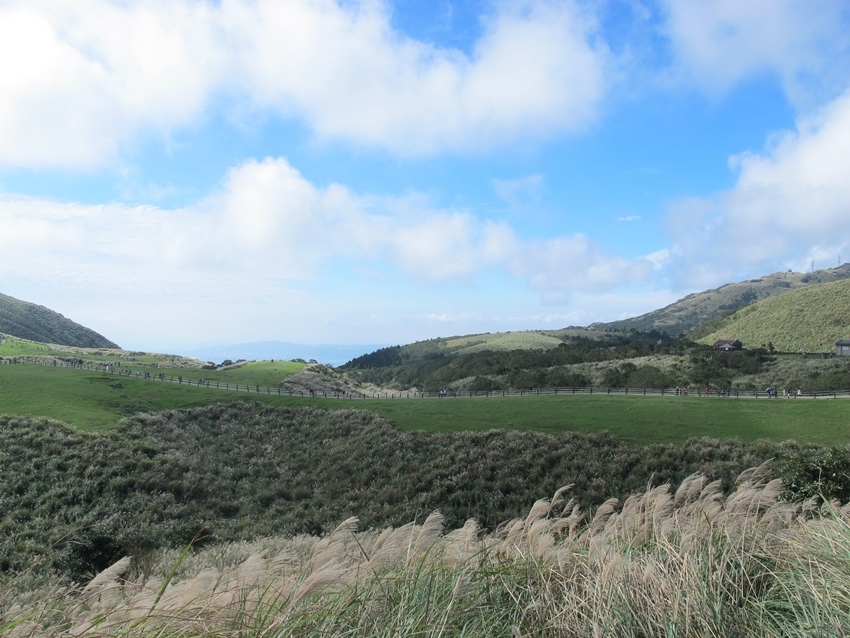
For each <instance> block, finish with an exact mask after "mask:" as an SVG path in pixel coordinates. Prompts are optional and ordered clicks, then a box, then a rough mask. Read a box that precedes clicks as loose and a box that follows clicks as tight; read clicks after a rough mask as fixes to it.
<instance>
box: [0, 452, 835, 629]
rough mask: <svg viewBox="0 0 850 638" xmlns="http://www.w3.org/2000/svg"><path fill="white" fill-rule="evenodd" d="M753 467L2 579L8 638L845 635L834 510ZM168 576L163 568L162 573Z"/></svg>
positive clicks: (352, 522) (1, 624)
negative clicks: (793, 494) (579, 499)
mask: <svg viewBox="0 0 850 638" xmlns="http://www.w3.org/2000/svg"><path fill="white" fill-rule="evenodd" d="M769 476H770V474H769V472H768V470H767V468H766V467H765V466H762V467H758V468H753V469H751V470H748V471H746V472H744V473H742V474H741V476H740V477H739V479H738V482H737V485H736V487H735V489H734V491H732V492H731V493H730V494H728V495H725V494H724V493H723V492H722V490H721V487H720V484H719V483H718V482H716V481H709V480H708V479H706V477H704V476H702V475H700V474H693V475H691V476H688V477H687V478H686V479H685V480H684V481H683V482H682V483H681V484H680V485H679V486H678V488H676V489H675V490H674V489H673V488H672V487H671V486H669V485H661V486H650V487H648V488H647V489H646V490H645V491H644V492H643V493H640V494H635V495H632V496H630V497H629V498H627V499H626V500H625V501H624V502H623V503H622V506H620V505H619V503H618V502H617V501H616V500H614V499H611V500H608V501H606V502H604V503H602V504H601V505H600V506H599V507H597V508H596V509H595V511H593V512H591V513H590V514H589V515H585V513H583V512H582V511H581V509H580V508H578V506H577V505H576V504H575V502H574V501H572V500H566V501H565V494H567V493H568V491H567V490H566V489H564V490H559V491H558V492H557V493H556V494H555V495H554V496H553V498H552V499H551V500H545V499H544V500H539V501H537V502H536V503H534V504H533V505H532V507H531V509H530V510H529V512H528V514H527V515H526V516H525V517H522V518H517V519H515V520H512V521H508V522H506V523H505V524H503V525H501V526H500V527H499V528H497V529H496V530H494V531H492V532H489V533H484V532H482V530H480V529H479V527H478V526H477V524H476V523H475V521H468V522H467V523H466V524H465V525H463V526H462V527H460V528H457V529H454V530H450V531H445V530H444V521H443V517H442V515H440V514H439V513H438V512H435V513H433V514H432V515H431V516H429V517H428V518H427V519H426V520H424V521H422V522H421V523H420V522H414V523H409V524H407V525H403V526H401V527H396V528H387V529H385V530H382V531H360V530H359V529H358V521H357V519H356V518H349V519H347V520H346V521H344V522H343V523H342V524H340V525H339V526H338V527H337V528H336V529H335V530H334V531H333V532H332V533H331V534H328V535H326V536H324V537H319V538H317V537H309V536H298V537H292V538H288V539H286V538H265V539H261V540H258V541H255V542H252V543H236V544H229V545H220V546H209V547H203V548H198V549H195V550H193V551H192V552H191V553H190V554H188V555H185V556H181V555H180V554H177V553H175V552H173V551H172V552H163V553H161V554H160V556H159V558H158V560H157V561H155V562H154V563H153V564H149V565H147V566H146V567H145V569H143V570H134V569H133V568H132V566H131V565H130V561H129V559H122V560H121V561H119V562H118V563H116V564H114V565H112V566H111V567H109V568H108V569H106V570H105V571H103V572H101V573H100V574H98V575H97V576H95V577H94V578H93V579H92V580H90V581H89V582H88V583H87V584H85V585H82V586H74V587H70V588H58V587H56V586H52V585H51V584H50V583H49V582H43V581H41V582H39V581H33V580H27V579H25V578H18V579H9V580H7V581H5V582H4V583H2V589H0V596H2V603H0V604H2V612H1V613H2V616H1V617H0V629H2V631H3V633H4V635H10V636H35V635H38V636H60V635H62V636H65V635H71V636H77V635H78V636H82V635H101V636H163V637H183V636H236V635H238V636H258V637H260V636H261V637H271V636H274V637H286V636H293V637H294V636H299V637H301V636H417V637H418V636H425V637H433V638H438V637H444V636H522V637H525V636H564V637H596V636H630V637H635V638H637V637H641V636H676V637H688V638H689V637H694V638H696V637H699V638H703V637H705V636H717V637H726V636H736V637H742V638H744V637H750V636H752V637H755V636H776V637H778V636H801V637H802V636H842V635H850V561H848V560H847V558H848V556H850V519H848V517H849V516H850V508H848V507H841V506H840V505H839V504H837V503H832V502H825V503H818V502H816V501H814V500H809V501H806V502H797V503H794V502H787V501H784V500H782V499H781V498H780V495H781V491H782V486H781V484H779V483H778V482H777V481H775V480H769ZM177 565H179V567H176V566H177Z"/></svg>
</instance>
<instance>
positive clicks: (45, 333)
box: [0, 293, 119, 348]
mask: <svg viewBox="0 0 850 638" xmlns="http://www.w3.org/2000/svg"><path fill="white" fill-rule="evenodd" d="M0 333H2V334H6V335H11V336H14V337H20V338H21V339H29V340H30V341H38V342H41V343H55V344H59V345H62V346H75V347H78V348H118V347H119V346H118V345H116V344H114V343H113V342H112V341H110V340H109V339H107V338H106V337H104V336H103V335H101V334H98V333H97V332H95V331H94V330H91V329H90V328H86V327H85V326H81V325H80V324H78V323H76V322H74V321H71V320H70V319H66V318H65V317H64V316H62V315H60V314H59V313H58V312H55V311H53V310H50V309H49V308H45V307H44V306H39V305H38V304H34V303H30V302H29V301H21V300H20V299H15V298H14V297H10V296H8V295H4V294H2V293H0Z"/></svg>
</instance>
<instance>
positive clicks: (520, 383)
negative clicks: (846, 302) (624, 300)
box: [342, 332, 850, 391]
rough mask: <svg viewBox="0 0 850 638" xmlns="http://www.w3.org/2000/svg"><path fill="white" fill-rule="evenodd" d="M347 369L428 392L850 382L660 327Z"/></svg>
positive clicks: (359, 362) (398, 351)
mask: <svg viewBox="0 0 850 638" xmlns="http://www.w3.org/2000/svg"><path fill="white" fill-rule="evenodd" d="M342 369H343V370H344V371H345V372H346V373H347V374H348V375H349V376H350V377H352V378H354V379H356V380H357V381H359V382H362V383H372V384H376V385H381V386H384V387H389V388H395V389H408V388H417V389H420V390H425V391H434V390H437V389H439V388H450V389H453V390H458V391H469V390H482V391H483V390H505V389H510V388H523V387H530V386H531V387H577V386H591V385H594V386H600V385H601V386H607V387H620V388H621V387H630V388H671V387H673V386H676V385H679V386H697V387H705V386H708V387H710V388H712V389H721V388H735V389H738V390H763V389H764V388H765V387H766V386H767V385H772V386H775V387H787V388H805V389H806V390H808V391H821V390H841V389H850V365H848V362H847V361H841V360H832V359H821V358H820V357H817V358H809V359H806V358H804V357H802V356H793V355H792V356H788V355H777V354H774V353H771V352H769V351H768V350H767V349H764V348H748V349H745V350H741V351H736V352H720V351H717V350H715V349H714V348H712V347H711V346H707V345H702V344H698V343H695V342H692V341H688V340H679V341H675V342H674V341H671V340H669V339H667V338H664V337H659V335H658V333H648V334H643V333H637V332H631V333H627V334H623V335H609V336H608V337H607V338H605V339H593V338H587V337H575V336H573V337H568V338H566V340H565V341H564V342H563V343H562V344H561V345H559V346H558V347H556V348H550V349H546V350H541V349H537V350H529V349H518V350H508V351H479V352H471V353H464V354H452V353H447V352H439V351H427V352H425V353H424V354H417V353H416V351H415V350H409V349H408V348H406V347H399V346H395V347H391V348H383V349H381V350H378V351H376V352H373V353H371V354H367V355H363V356H362V357H358V358H356V359H353V360H352V361H350V362H349V363H347V364H346V365H345V366H342Z"/></svg>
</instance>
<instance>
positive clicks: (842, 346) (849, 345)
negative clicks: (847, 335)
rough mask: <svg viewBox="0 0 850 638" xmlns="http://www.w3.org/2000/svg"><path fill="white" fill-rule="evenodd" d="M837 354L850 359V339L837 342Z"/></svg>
mask: <svg viewBox="0 0 850 638" xmlns="http://www.w3.org/2000/svg"><path fill="white" fill-rule="evenodd" d="M835 354H836V355H837V356H839V357H850V339H839V340H838V341H836V342H835Z"/></svg>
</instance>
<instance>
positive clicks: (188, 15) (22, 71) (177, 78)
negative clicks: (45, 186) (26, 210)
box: [0, 0, 220, 169]
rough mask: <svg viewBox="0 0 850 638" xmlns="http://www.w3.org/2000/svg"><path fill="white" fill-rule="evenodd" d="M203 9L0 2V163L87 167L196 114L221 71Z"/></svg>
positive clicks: (86, 1)
mask: <svg viewBox="0 0 850 638" xmlns="http://www.w3.org/2000/svg"><path fill="white" fill-rule="evenodd" d="M215 40H216V38H215V33H214V31H213V30H212V28H211V23H210V15H209V10H208V7H207V5H205V4H203V3H178V2H162V3H145V4H141V3H127V4H123V5H116V4H114V3H110V2H104V1H102V0H80V1H79V2H74V3H55V2H53V3H51V2H37V1H33V2H28V3H25V4H24V3H9V2H6V3H3V4H2V5H0V140H2V143H0V165H7V166H18V167H27V168H42V167H70V168H75V169H77V168H88V167H92V166H96V165H100V164H103V163H105V162H107V161H110V160H112V159H114V158H115V156H116V154H117V153H118V151H119V150H120V148H121V146H122V145H123V144H125V143H127V142H128V141H130V140H132V139H133V137H134V136H135V135H136V134H138V133H139V132H142V131H151V130H153V131H156V132H159V133H161V134H167V133H168V132H169V131H170V130H172V129H173V128H175V127H177V126H181V125H187V124H189V123H190V122H192V121H193V120H195V119H196V118H197V117H198V115H199V114H200V112H201V110H202V108H203V106H204V103H205V101H206V99H207V96H208V93H209V91H210V90H211V89H212V87H213V86H214V85H215V83H216V81H217V80H216V74H217V71H216V69H217V68H218V67H219V66H220V65H219V62H218V60H217V55H216V51H217V50H218V47H217V46H216V42H215Z"/></svg>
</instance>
